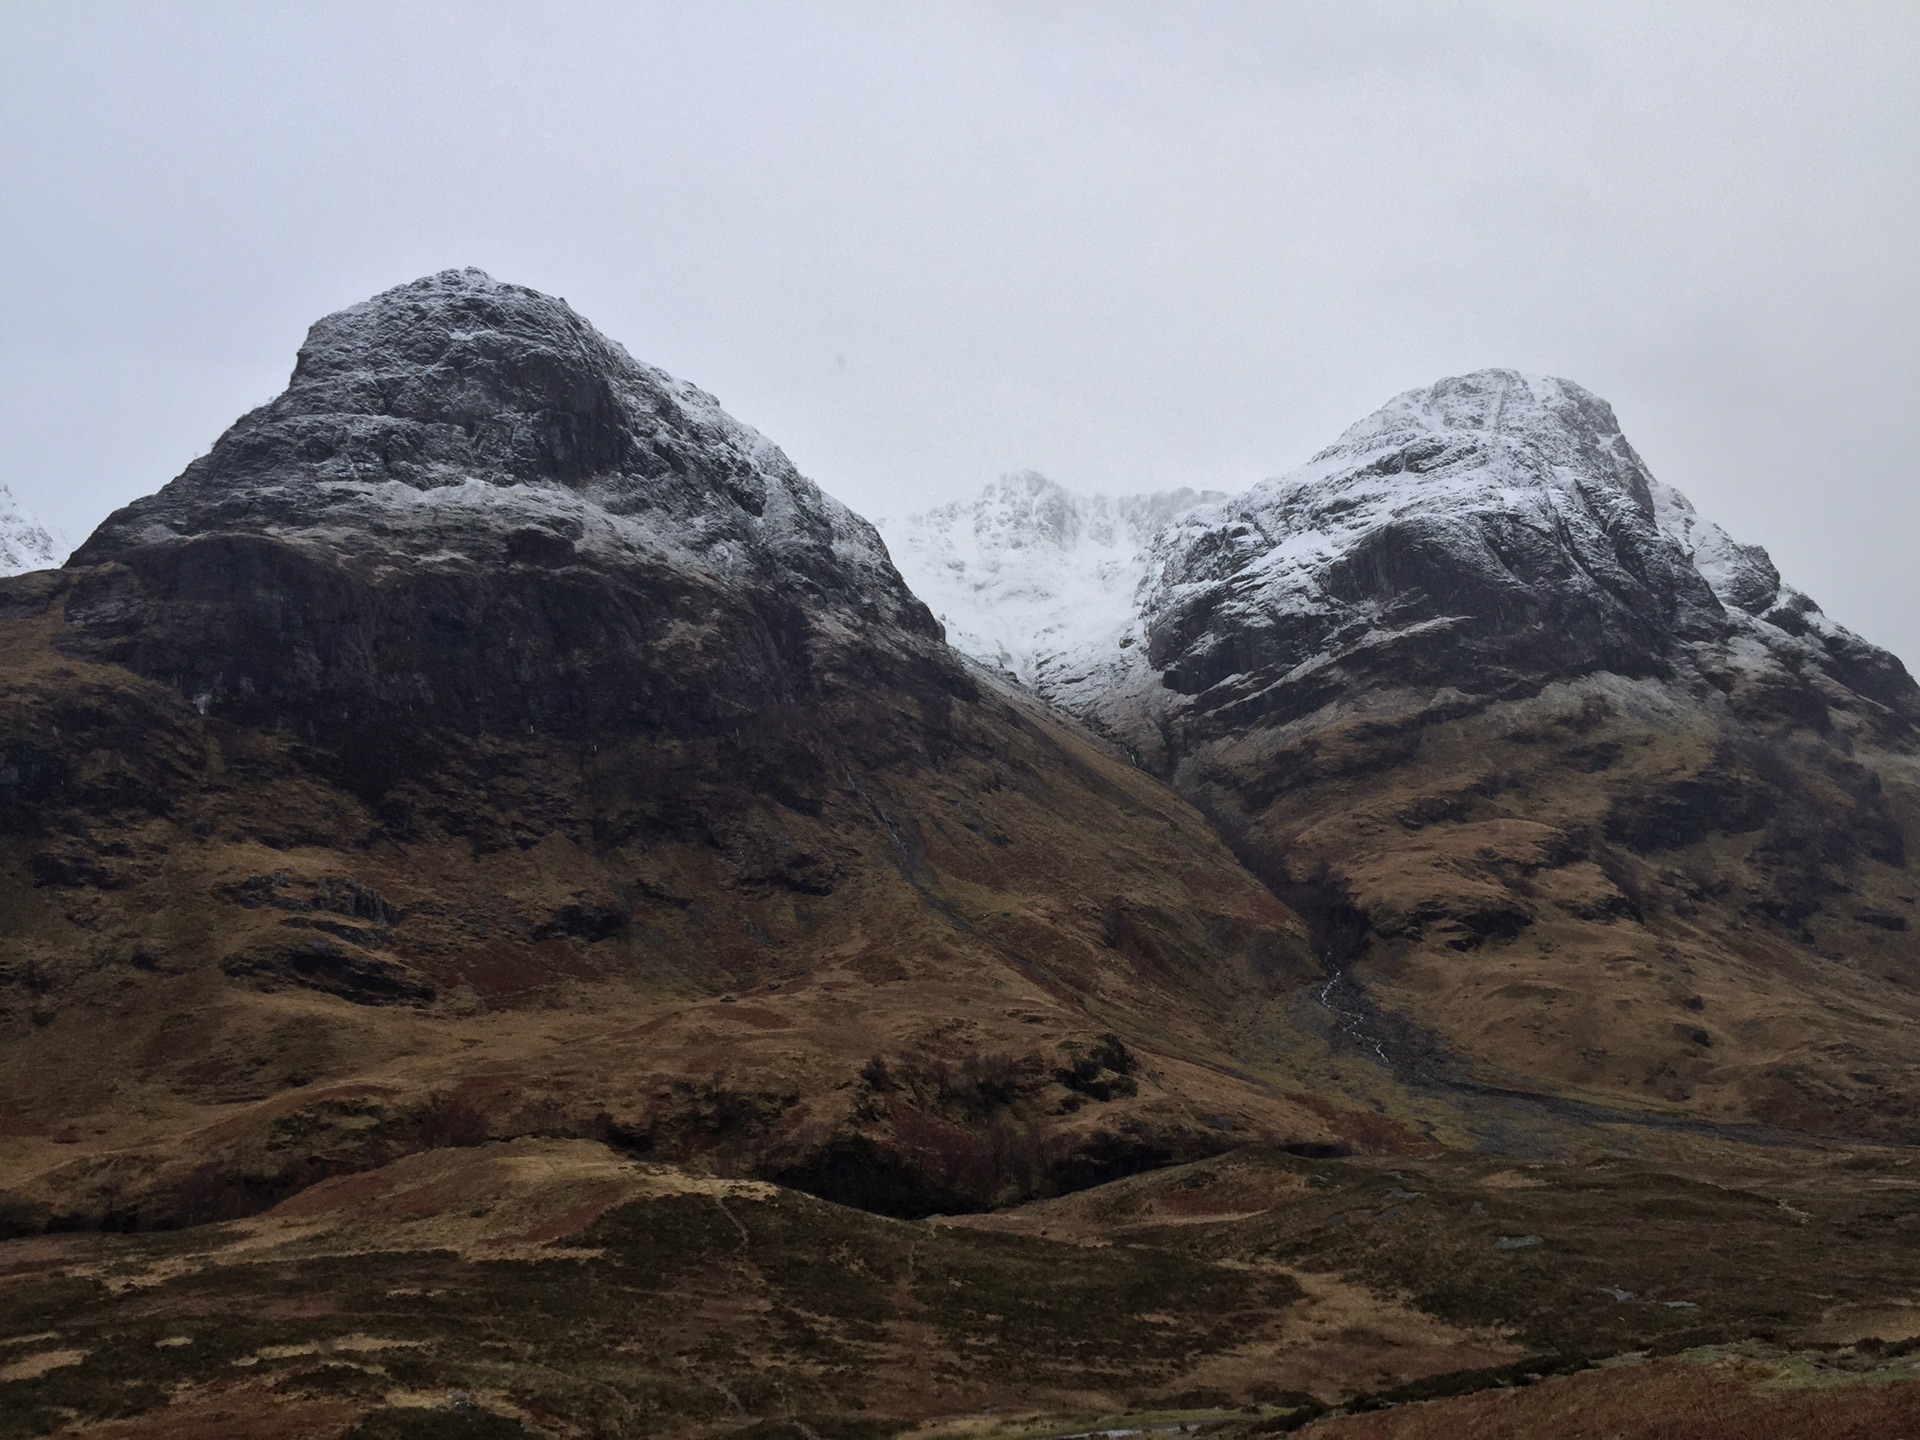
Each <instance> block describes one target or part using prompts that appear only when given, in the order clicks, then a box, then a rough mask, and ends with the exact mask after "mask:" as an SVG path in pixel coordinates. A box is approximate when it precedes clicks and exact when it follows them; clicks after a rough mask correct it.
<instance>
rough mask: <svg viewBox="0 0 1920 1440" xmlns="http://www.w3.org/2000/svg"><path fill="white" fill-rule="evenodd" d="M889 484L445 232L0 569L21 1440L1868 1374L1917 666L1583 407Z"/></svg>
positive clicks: (6, 1132)
mask: <svg viewBox="0 0 1920 1440" xmlns="http://www.w3.org/2000/svg"><path fill="white" fill-rule="evenodd" d="M6 513H8V514H10V512H6ZM4 524H10V525H12V529H11V530H7V529H4V528H0V545H4V544H6V543H14V542H9V541H8V540H7V537H8V536H9V535H12V536H14V537H15V541H17V538H18V535H19V534H22V533H25V532H24V531H23V529H22V527H21V525H20V523H19V522H17V521H13V520H8V521H5V522H4ZM886 530H887V533H888V535H889V537H890V539H891V540H892V542H893V545H894V549H895V551H896V552H897V555H898V558H899V559H900V562H901V565H902V568H903V570H904V574H905V578H904V579H903V576H902V571H901V570H896V569H895V567H894V563H893V559H892V557H890V556H889V554H888V550H887V547H886V546H885V545H883V544H882V542H881V539H880V536H879V533H878V532H876V530H875V529H874V527H872V526H870V525H868V524H867V523H866V522H865V521H864V520H861V519H860V518H859V517H857V516H855V515H853V514H851V513H850V512H848V511H847V510H846V509H845V508H844V507H843V506H841V505H839V504H838V503H837V502H835V501H834V500H832V499H831V498H829V497H828V496H827V495H825V494H824V493H823V492H822V491H821V490H820V489H819V488H818V487H817V486H815V485H814V484H813V483H812V482H811V481H809V480H808V479H806V478H805V477H803V476H801V475H800V474H799V473H798V472H797V471H796V470H795V468H794V466H793V465H792V464H791V462H790V461H789V460H788V459H787V458H786V456H785V455H783V454H782V453H781V451H780V450H779V449H778V448H776V447H775V446H774V445H773V444H771V443H770V442H769V441H767V440H766V439H764V438H762V437H761V436H759V435H758V434H757V433H755V432H754V431H753V430H751V429H749V428H748V427H746V426H745V425H743V424H741V423H739V422H738V421H736V420H734V419H732V418H730V417H729V416H728V415H727V414H726V413H725V412H724V411H723V410H722V409H721V408H720V406H719V404H718V402H717V401H716V400H715V399H714V398H713V397H712V396H709V395H707V394H706V393H705V392H703V391H701V390H698V389H696V388H694V387H693V386H691V385H689V384H686V383H685V382H683V381H679V380H676V379H673V378H672V377H670V376H668V375H666V374H664V373H662V372H661V371H658V370H656V369H653V368H651V367H649V366H647V365H644V364H641V363H639V362H638V361H636V360H634V359H633V358H632V357H631V356H629V355H628V354H627V353H626V351H625V350H623V349H622V348H621V347H620V346H619V345H617V344H615V343H613V342H612V341H610V340H608V339H606V338H605V337H603V336H601V335H600V334H599V333H598V332H597V331H595V330H594V329H593V328H592V327H591V326H590V325H588V324H587V322H586V321H584V320H583V319H582V318H581V317H580V316H578V315H577V314H575V313H574V312H573V311H572V310H571V309H570V308H569V307H568V306H567V305H566V304H565V302H564V301H561V300H558V299H554V298H552V297H549V296H544V295H541V294H538V293H536V292H534V291H531V290H526V289H523V288H520V287H517V286H513V285H507V284H502V283H499V282H496V281H494V280H492V279H490V278H489V277H487V276H485V275H483V274H481V273H480V272H478V271H472V270H466V271H449V272H446V273H444V274H440V275H436V276H431V277H428V278H425V279H422V280H419V281H416V282H414V283H412V284H408V285H402V286H400V287H398V288H397V289H394V290H391V291H388V292H386V293H385V294H382V295H378V296H375V297H374V298H373V299H371V300H368V301H366V302H365V303H363V304H360V305H355V306H353V307H351V308H349V309H347V310H344V311H341V312H340V313H339V314H336V315H333V316H330V317H328V318H326V319H324V320H322V321H320V322H319V323H318V324H317V325H315V326H314V328H313V330H312V332H311V333H310V335H309V336H308V339H307V342H306V344H305V345H304V346H303V347H302V349H301V351H300V354H299V358H298V361H297V363H296V365H295V368H294V373H293V376H292V378H291V380H290V382H289V384H288V386H287V388H286V390H285V392H284V393H283V394H282V395H280V396H279V397H278V398H277V399H275V400H274V401H272V402H271V403H269V404H268V405H266V406H264V407H262V408H261V409H259V410H257V411H255V412H253V413H252V414H250V415H247V416H245V417H243V418H242V419H240V420H239V421H238V422H237V423H236V424H235V425H234V426H233V427H232V429H230V430H229V431H228V432H227V433H226V434H225V435H224V436H222V437H220V439H219V440H218V441H217V442H216V443H215V444H214V446H213V448H212V449H211V450H210V451H209V453H208V454H207V455H206V456H205V457H203V458H202V459H200V460H197V461H196V462H194V464H193V465H191V466H190V467H188V469H187V471H186V472H185V473H184V474H183V475H181V476H180V477H179V478H177V479H175V480H174V481H173V482H172V483H171V484H168V485H166V486H164V487H163V488H161V489H160V490H159V491H158V492H157V493H156V494H154V495H152V496H150V497H148V498H146V499H144V500H141V501H139V502H137V503H135V504H133V505H131V506H129V507H127V508H126V509H124V510H122V511H120V512H118V513H117V514H115V515H113V516H112V517H110V518H109V519H108V520H107V521H106V523H105V524H103V525H102V526H101V527H100V528H99V529H98V530H97V531H96V532H95V533H94V535H93V536H92V537H91V538H90V539H89V540H88V541H87V542H86V543H85V544H84V545H82V546H81V548H80V549H79V550H78V551H77V552H76V553H75V554H74V556H73V557H72V558H71V559H70V560H69V561H68V562H67V563H66V564H65V565H63V566H61V567H59V568H57V569H54V568H30V567H33V566H41V567H45V566H47V565H49V564H50V562H51V560H52V559H53V554H52V551H51V549H50V548H49V547H48V546H46V545H39V546H38V548H34V547H31V546H29V547H27V548H26V549H24V550H22V549H21V548H20V547H19V545H18V544H17V543H15V548H14V549H13V550H5V551H0V558H4V559H5V561H6V568H9V569H15V568H19V569H23V570H24V573H20V574H15V575H12V576H10V577H7V578H0V1440H11V1437H13V1436H29V1435H43V1434H55V1433H57V1434H60V1435H63V1436H98V1437H103V1440H104V1437H107V1436H115V1437H120V1440H129V1437H155V1440H158V1437H162V1436H184V1435H193V1436H200V1435H221V1436H236V1437H238V1436H250V1437H267V1436H307V1435H312V1436H320V1437H326V1440H387V1437H401V1436H441V1435H445V1436H453V1435H463V1436H464V1435H486V1436H515V1435H517V1436H529V1435H539V1436H550V1437H555V1440H559V1437H570V1436H582V1435H659V1436H681V1435H686V1436H699V1437H713V1440H719V1437H723V1436H755V1437H768V1440H771V1437H787V1436H792V1437H803V1440H827V1437H840V1440H868V1437H871V1440H878V1437H883V1436H894V1435H919V1436H924V1437H930V1436H935V1435H962V1434H964V1435H970V1436H976V1437H979V1440H1034V1437H1037V1436H1045V1435H1061V1434H1097V1433H1108V1434H1111V1433H1134V1432H1135V1431H1142V1432H1144V1431H1147V1430H1154V1429H1165V1428H1171V1427H1174V1426H1178V1427H1182V1428H1194V1427H1203V1426H1204V1427H1206V1428H1207V1430H1208V1433H1211V1434H1215V1435H1218V1436H1221V1437H1223V1440H1238V1437H1245V1440H1252V1437H1254V1436H1257V1435H1271V1434H1276V1433H1283V1432H1291V1431H1296V1430H1301V1429H1302V1428H1303V1427H1308V1426H1311V1427H1313V1428H1312V1430H1311V1432H1310V1433H1313V1434H1325V1435H1327V1436H1330V1437H1335V1440H1338V1437H1344V1436H1352V1437H1356V1440H1358V1437H1361V1436H1382V1435H1404V1436H1415V1435H1425V1436H1435V1437H1439V1436H1452V1435H1469V1434H1473V1435H1477V1434H1483V1433H1491V1431H1490V1429H1489V1427H1491V1428H1492V1430H1500V1431H1501V1433H1507V1432H1508V1431H1511V1432H1512V1433H1516V1434H1517V1433H1529V1434H1531V1433H1541V1434H1546V1433H1550V1432H1551V1433H1560V1430H1559V1429H1555V1427H1556V1426H1557V1427H1560V1429H1564V1430H1565V1431H1566V1433H1569V1434H1573V1433H1576V1432H1577V1433H1580V1434H1595V1435H1599V1434H1606V1435H1626V1434H1632V1435H1645V1436H1648V1437H1652V1436H1654V1435H1670V1434H1679V1433H1686V1434H1687V1435H1689V1436H1705V1437H1711V1440H1733V1437H1735V1436H1745V1435H1749V1434H1755V1433H1767V1434H1772V1435H1778V1436H1781V1437H1783V1440H1785V1437H1795V1440H1798V1437H1805V1440H1814V1437H1823V1440H1824V1437H1828V1436H1834V1435H1860V1436H1866V1435H1879V1434H1890V1433H1909V1432H1910V1431H1911V1430H1912V1429H1913V1426H1914V1424H1915V1422H1916V1420H1920V1380H1916V1379H1915V1377H1914V1376H1913V1374H1912V1366H1911V1363H1910V1361H1911V1355H1912V1348H1913V1344H1914V1341H1913V1338H1912V1337H1913V1336H1914V1333H1915V1330H1916V1328H1917V1327H1916V1326H1915V1323H1914V1319H1913V1309H1914V1307H1913V1303H1912V1302H1913V1296H1914V1295H1915V1294H1916V1293H1920V1259H1916V1256H1920V1247H1915V1246H1914V1245H1912V1244H1911V1243H1909V1242H1910V1240H1911V1238H1912V1236H1913V1235H1914V1233H1916V1231H1920V1190H1917V1189H1916V1187H1915V1183H1914V1180H1913V1178H1912V1174H1911V1166H1912V1163H1913V1161H1914V1159H1915V1158H1916V1154H1917V1153H1920V1149H1917V1148H1916V1147H1920V1101H1917V1100H1916V1098H1915V1097H1916V1096H1917V1095H1920V1056H1916V1054H1915V1053H1914V1050H1913V1047H1912V1045H1911V1043H1910V1037H1911V1036H1912V1035H1913V1034H1914V1033H1915V1027H1916V1026H1917V1025H1920V951H1916V949H1915V940H1914V936H1915V934H1916V930H1917V929H1920V900H1917V899H1916V887H1915V885H1914V882H1913V879H1912V871H1911V868H1910V867H1911V865H1912V863H1913V858H1912V857H1913V855H1914V854H1915V853H1916V849H1917V848H1920V696H1917V695H1916V691H1915V687H1914V684H1913V682H1912V680H1911V679H1910V678H1909V677H1908V675H1907V673H1906V671H1905V670H1904V669H1903V668H1902V666H1901V665H1900V663H1899V662H1898V661H1897V660H1895V659H1894V658H1893V657H1891V656H1889V655H1887V654H1886V653H1885V652H1884V651H1880V650H1878V649H1876V648H1874V647H1873V646H1872V645H1870V644H1868V643H1867V642H1865V641H1863V640H1861V639H1859V638H1858V637H1856V636H1853V635H1851V634H1850V633H1848V632H1847V631H1845V630H1844V629H1842V628H1841V627H1839V626H1837V625H1835V624H1833V623H1832V622H1831V621H1829V620H1828V619H1827V618H1826V617H1825V616H1823V615H1822V614H1821V612H1820V611H1819V609H1818V608H1817V607H1816V606H1815V605H1814V604H1813V603H1812V602H1811V601H1810V600H1808V599H1807V598H1806V597H1805V596H1804V595H1802V594H1800V593H1799V592H1797V591H1795V590H1793V589H1792V588H1791V587H1790V586H1788V585H1787V584H1786V583H1784V582H1783V581H1782V580H1781V578H1780V576H1779V575H1778V573H1777V572H1776V570H1775V568H1774V566H1773V565H1772V563H1771V562H1770V561H1769V560H1768V558H1767V557H1766V555H1765V554H1764V553H1762V552H1761V551H1759V550H1758V549H1756V548H1753V547H1749V546H1743V545H1740V544H1737V543H1735V542H1734V541H1733V540H1731V539H1730V538H1729V537H1728V536H1727V535H1726V534H1725V533H1723V532H1722V531H1720V530H1719V529H1718V528H1716V527H1715V526H1713V525H1711V524H1710V523H1708V522H1707V521H1706V520H1704V519H1702V518H1701V517H1699V516H1698V515H1696V514H1695V513H1694V511H1693V510H1692V508H1691V507H1690V506H1689V505H1688V503H1687V502H1686V501H1685V500H1684V499H1683V498H1681V496H1680V495H1679V494H1678V493H1677V492H1676V491H1674V490H1672V489H1670V488H1668V487H1667V486H1665V485H1663V484H1662V483H1661V482H1660V481H1658V480H1656V479H1655V478H1654V477H1653V476H1652V475H1650V474H1649V473H1648V472H1647V469H1646V467H1645V465H1644V464H1643V463H1642V462H1641V461H1640V459H1639V457H1638V456H1637V455H1636V454H1635V453H1634V451H1633V449H1632V447H1631V446H1630V445H1629V444H1628V442H1627V440H1626V439H1625V437H1624V436H1623V434H1622V433H1621V427H1620V425H1619V424H1618V422H1617V421H1616V419H1615V417H1614V416H1613V414H1612V412H1611V411H1610V410H1609V409H1608V407H1607V406H1606V405H1605V404H1604V403H1603V402H1602V401H1600V400H1599V399H1597V398H1596V397H1594V396H1593V395H1591V394H1589V393H1588V392H1586V391H1584V390H1582V389H1580V387H1578V386H1576V385H1573V384H1571V383H1569V382H1566V381H1560V380H1548V379H1540V378H1530V377H1525V376H1521V375H1517V374H1514V373H1512V372H1507V371H1484V372H1480V373H1477V374H1473V375H1468V376H1464V377H1460V378H1457V379H1451V380H1443V381H1441V382H1439V383H1438V384H1436V385H1434V386H1432V387H1429V388H1427V389H1424V390H1417V391H1412V392H1409V393H1408V394H1406V395H1403V396H1401V397H1399V398H1398V399H1396V400H1394V401H1392V402H1390V403H1389V404H1388V405H1387V406H1386V407H1384V408H1383V409H1382V410H1380V411H1379V412H1378V413H1376V414H1375V415H1373V416H1372V417H1370V418H1368V419H1367V420H1364V421H1362V422H1361V423H1360V424H1359V425H1357V426H1355V427H1354V428H1353V429H1351V430H1349V431H1348V432H1347V433H1346V434H1345V435H1344V436H1343V437H1341V439H1340V440H1339V441H1338V442H1336V443H1335V444H1334V445H1333V446H1331V447H1329V448H1328V449H1327V450H1325V451H1323V452H1321V453H1320V454H1319V455H1317V456H1315V457H1314V458H1313V459H1312V460H1310V461H1309V462H1308V463H1307V464H1306V465H1305V466H1303V467H1302V468H1300V469H1299V470H1296V471H1294V472H1293V473H1291V474H1289V475H1286V476H1283V477H1281V478H1279V479H1276V480H1269V481H1267V482H1265V483H1263V484H1261V485H1258V486H1255V487H1254V488H1253V489H1252V490H1251V491H1249V492H1247V493H1246V494H1244V495H1241V496H1238V497H1231V498H1229V497H1223V496H1220V495H1215V494H1194V493H1192V492H1185V491H1181V492H1170V493H1164V494H1158V495H1149V496H1135V497H1131V498H1128V499H1123V500H1119V501H1110V500H1105V499H1102V498H1100V497H1097V496H1085V495H1074V494H1072V493H1070V492H1068V491H1066V490H1064V489H1062V488H1061V487H1059V486H1057V485H1055V484H1053V482H1051V481H1048V480H1046V479H1045V478H1043V477H1041V476H1038V475H1033V474H1030V473H1021V474H1016V475H1012V476H1008V477H1005V478H1003V479H1002V480H1001V481H999V482H997V483H996V484H995V485H994V486H992V487H990V488H989V490H988V491H987V492H986V494H984V495H983V496H982V497H980V499H979V500H978V501H976V502H967V503H963V504H956V505H949V506H944V507H940V508H938V509H935V510H932V511H928V512H926V513H923V514H921V515H917V516H913V517H910V518H909V519H907V520H905V521H899V522H891V523H889V524H888V525H887V527H886ZM923 600H924V601H928V602H931V604H932V606H933V607H934V608H933V609H929V605H928V604H923V603H922V601H923ZM936 616H937V617H938V618H936ZM942 621H944V622H945V636H944V637H943V633H942ZM948 639H950V640H951V641H952V644H951V646H950V645H949V644H948V643H947V641H948ZM1649 1357H1657V1358H1649ZM1622 1361H1630V1362H1631V1363H1618V1362H1622ZM1703 1362H1706V1363H1703ZM1413 1402H1420V1403H1413ZM1675 1426H1678V1427H1680V1428H1678V1429H1676V1428H1674V1427H1675ZM1502 1427H1505V1428H1504V1429H1502ZM1662 1427H1664V1428H1662Z"/></svg>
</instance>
